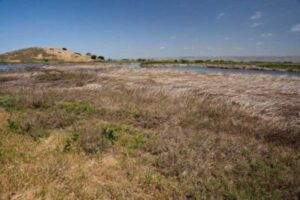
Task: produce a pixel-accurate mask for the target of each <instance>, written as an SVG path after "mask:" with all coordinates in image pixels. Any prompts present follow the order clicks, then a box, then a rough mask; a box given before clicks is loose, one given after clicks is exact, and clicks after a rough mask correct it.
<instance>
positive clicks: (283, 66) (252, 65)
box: [137, 59, 300, 71]
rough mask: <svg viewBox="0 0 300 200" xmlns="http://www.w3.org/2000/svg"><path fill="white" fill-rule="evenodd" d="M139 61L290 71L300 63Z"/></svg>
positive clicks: (144, 63)
mask: <svg viewBox="0 0 300 200" xmlns="http://www.w3.org/2000/svg"><path fill="white" fill-rule="evenodd" d="M137 62H141V63H142V65H143V66H144V67H147V66H152V65H169V64H191V65H195V64H205V65H211V66H214V65H215V66H216V67H218V66H219V67H229V68H230V67H242V68H243V67H249V68H257V69H259V68H262V69H263V68H266V69H272V70H278V69H279V70H290V71H299V70H300V64H299V63H292V62H260V61H253V62H243V61H240V62H237V61H225V60H184V59H179V60H151V59H150V60H148V59H137Z"/></svg>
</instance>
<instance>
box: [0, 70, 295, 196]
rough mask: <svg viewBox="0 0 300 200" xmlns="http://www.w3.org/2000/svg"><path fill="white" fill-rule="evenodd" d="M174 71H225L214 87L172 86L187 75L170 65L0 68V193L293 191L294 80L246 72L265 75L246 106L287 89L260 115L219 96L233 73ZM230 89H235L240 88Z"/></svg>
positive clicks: (259, 193) (209, 77)
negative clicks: (1, 71)
mask: <svg viewBox="0 0 300 200" xmlns="http://www.w3.org/2000/svg"><path fill="white" fill-rule="evenodd" d="M185 76H186V78H187V79H189V80H194V79H195V84H196V83H197V82H196V80H199V77H202V79H203V80H206V81H207V80H211V81H212V82H215V79H218V80H219V81H220V82H222V81H224V85H223V86H224V87H223V86H222V87H221V86H218V90H221V91H220V94H222V95H219V96H218V97H216V95H217V92H216V91H208V90H205V89H203V88H202V89H200V88H198V89H197V88H191V89H190V90H189V91H188V92H184V93H181V92H179V91H182V90H180V89H182V88H183V86H185V87H188V85H191V84H192V83H188V82H187V81H185V80H184V75H183V74H181V75H180V77H181V79H180V81H178V82H180V83H181V84H184V85H178V82H175V78H177V77H179V75H178V73H175V72H173V73H168V72H156V71H153V72H145V73H144V71H143V70H141V71H136V72H133V71H128V70H123V69H117V68H116V69H112V68H92V67H90V68H80V67H77V68H76V67H74V68H73V69H70V67H66V68H63V67H61V68H60V67H55V68H53V69H48V70H43V69H41V70H38V69H36V70H35V71H29V72H19V73H13V72H12V73H7V74H0V199H188V200H192V199H193V200H196V199H243V200H244V199H297V198H298V197H299V194H300V193H299V192H300V177H299V174H300V151H299V150H300V149H299V145H300V138H299V126H298V125H299V124H298V121H297V120H298V118H297V116H292V115H294V112H293V110H295V109H296V108H298V107H297V106H299V104H297V102H298V103H299V101H297V99H298V98H297V95H299V94H297V93H296V94H295V91H294V89H293V87H294V88H296V89H297V84H298V83H299V80H298V79H291V80H289V79H288V80H286V79H280V80H279V79H278V80H277V79H275V78H268V77H261V78H257V79H254V78H253V77H250V78H249V80H250V79H251V80H261V81H263V82H265V84H266V85H265V87H264V88H258V87H257V89H256V90H255V91H252V92H253V95H254V93H257V94H256V95H257V96H259V97H260V98H259V99H258V98H256V99H255V100H253V102H254V101H255V102H256V103H257V104H258V103H259V101H263V103H264V106H266V102H269V101H273V99H276V98H274V95H273V96H272V91H274V93H276V94H278V93H279V92H278V91H279V90H276V88H281V87H282V89H283V91H285V92H286V93H285V94H284V95H282V96H281V97H279V96H278V97H277V99H279V100H280V102H281V103H285V102H286V103H285V105H282V106H283V107H284V108H285V109H287V108H289V110H288V111H289V112H287V111H286V110H285V111H286V112H282V113H281V112H280V113H281V114H282V115H283V116H285V117H282V118H280V114H278V113H277V112H275V111H276V107H278V106H279V104H278V105H277V104H276V103H274V104H271V103H270V105H271V107H272V108H273V109H272V110H270V111H269V110H267V109H265V112H267V114H268V115H271V114H270V113H272V112H274V115H275V117H274V116H273V115H272V117H271V118H268V117H262V116H263V114H262V113H260V112H254V110H251V109H252V108H250V106H249V105H251V101H248V102H247V103H245V105H246V104H247V106H243V105H242V103H243V102H242V101H240V102H239V103H234V102H233V101H225V99H223V96H226V94H228V98H229V97H230V98H233V97H232V96H233V95H232V91H230V93H229V92H228V89H229V88H226V87H230V85H231V84H232V85H237V86H238V85H241V84H238V83H239V82H238V81H241V82H245V80H244V79H243V78H240V77H239V76H233V77H230V76H229V77H228V76H213V75H198V76H199V77H195V76H196V75H193V74H187V75H185ZM158 78H160V79H158ZM193 78H194V79H193ZM225 80H226V81H225ZM159 81H160V82H159ZM229 81H231V82H229ZM220 82H219V83H220ZM269 83H273V84H275V85H274V88H272V87H273V86H271V84H269ZM169 84H170V85H173V86H174V88H173V89H172V90H169V89H166V88H167V87H166V86H168V85H169ZM198 84H200V82H199V83H197V84H196V85H198ZM281 84H282V85H283V86H281ZM248 85H249V84H248ZM295 85H296V86H295ZM253 86H255V85H253ZM190 87H191V86H190ZM210 87H215V86H214V85H213V84H211V86H210ZM249 87H250V86H249ZM236 89H237V90H236V91H235V93H237V95H238V96H239V97H240V98H241V99H242V98H243V94H244V93H245V94H246V93H247V94H248V95H249V90H246V89H247V88H245V92H243V91H242V90H238V88H236ZM298 89H299V87H298ZM262 91H268V92H269V93H270V96H263V95H262V94H263V93H262ZM296 91H297V90H296ZM288 92H290V94H288ZM229 94H230V95H229ZM293 95H294V97H293ZM221 96H222V98H220V97H221ZM234 98H235V97H234ZM234 98H233V99H234ZM263 98H265V99H263ZM293 99H294V100H293ZM274 101H275V100H274ZM289 104H292V106H291V107H288V105H289ZM280 105H281V104H280ZM258 107H259V106H258ZM253 108H254V107H253ZM255 108H257V107H255ZM280 108H281V107H280ZM249 110H251V112H248V111H249ZM274 110H275V111H274ZM281 110H282V109H281ZM277 115H278V117H279V119H280V123H278V121H276V120H275V118H276V117H277ZM296 115H297V113H296ZM273 119H274V121H273Z"/></svg>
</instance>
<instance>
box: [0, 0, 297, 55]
mask: <svg viewBox="0 0 300 200" xmlns="http://www.w3.org/2000/svg"><path fill="white" fill-rule="evenodd" d="M27 47H56V48H62V47H66V48H68V49H69V50H72V51H75V52H81V53H86V52H91V53H93V54H97V55H103V56H105V57H106V58H139V57H143V58H150V57H179V56H300V0H0V53H4V52H7V51H11V50H16V49H20V48H27Z"/></svg>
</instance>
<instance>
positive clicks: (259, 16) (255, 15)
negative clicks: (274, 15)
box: [249, 11, 262, 20]
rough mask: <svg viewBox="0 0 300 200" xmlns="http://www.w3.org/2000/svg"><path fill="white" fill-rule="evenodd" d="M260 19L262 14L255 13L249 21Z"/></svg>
mask: <svg viewBox="0 0 300 200" xmlns="http://www.w3.org/2000/svg"><path fill="white" fill-rule="evenodd" d="M261 17H262V12H260V11H257V12H255V13H254V14H253V15H252V16H251V17H250V18H249V19H251V20H257V19H260V18H261Z"/></svg>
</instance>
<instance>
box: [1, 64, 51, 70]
mask: <svg viewBox="0 0 300 200" xmlns="http://www.w3.org/2000/svg"><path fill="white" fill-rule="evenodd" d="M45 65H46V64H42V63H23V64H0V72H1V71H20V70H27V69H31V68H38V67H43V66H45Z"/></svg>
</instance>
